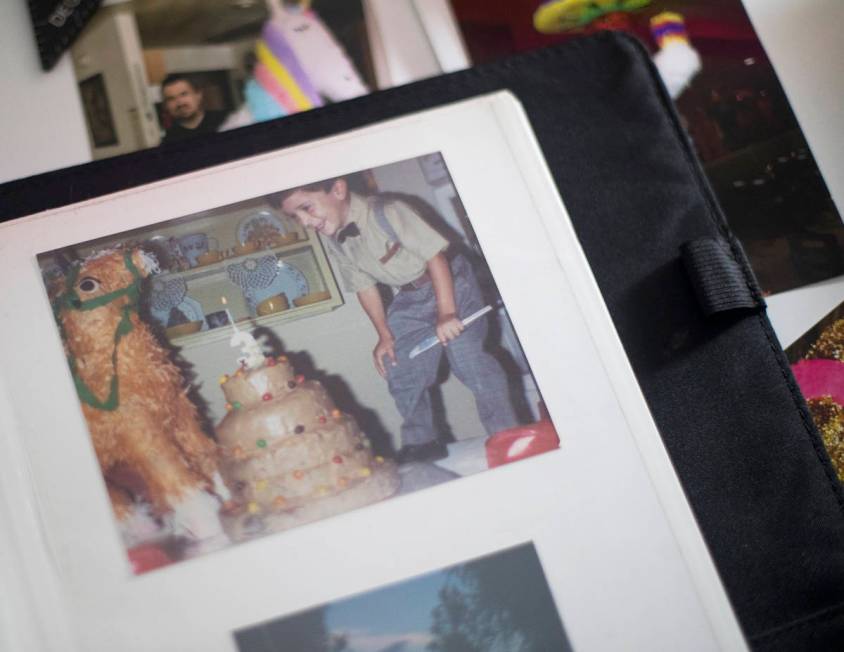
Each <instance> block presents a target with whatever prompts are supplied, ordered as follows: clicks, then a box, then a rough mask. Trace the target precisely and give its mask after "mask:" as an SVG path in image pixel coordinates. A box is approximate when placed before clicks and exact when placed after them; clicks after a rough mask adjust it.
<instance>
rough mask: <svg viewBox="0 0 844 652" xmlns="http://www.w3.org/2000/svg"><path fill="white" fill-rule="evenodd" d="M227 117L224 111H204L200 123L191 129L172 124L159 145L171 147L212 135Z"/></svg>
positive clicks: (175, 123)
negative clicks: (189, 139)
mask: <svg viewBox="0 0 844 652" xmlns="http://www.w3.org/2000/svg"><path fill="white" fill-rule="evenodd" d="M227 116H228V113H226V112H225V111H206V112H205V115H204V116H203V117H202V122H200V123H199V124H198V125H197V126H196V127H195V128H193V129H187V128H186V127H183V126H182V125H180V124H179V123H178V122H174V123H173V124H172V125H171V126H170V128H169V129H168V130H167V133H166V134H165V135H164V138H162V139H161V144H162V145H171V144H172V143H178V142H179V141H181V140H187V139H188V138H193V137H194V136H199V135H201V134H213V133H215V132H216V131H217V130H218V129H219V128H220V125H221V124H223V122H224V121H225V119H226V117H227Z"/></svg>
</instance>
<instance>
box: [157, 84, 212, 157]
mask: <svg viewBox="0 0 844 652" xmlns="http://www.w3.org/2000/svg"><path fill="white" fill-rule="evenodd" d="M161 95H162V97H163V99H164V108H165V109H166V110H167V113H168V114H170V117H171V118H173V124H171V125H170V127H169V128H168V129H167V133H166V134H165V136H164V138H163V140H162V141H161V144H162V145H170V144H172V143H177V142H179V141H181V140H185V139H186V138H191V137H193V136H198V135H200V134H211V133H214V132H216V131H217V130H219V128H220V125H221V124H222V123H223V121H224V120H225V118H226V113H225V112H224V111H206V110H205V108H204V107H203V105H202V91H200V90H199V89H198V88H197V87H196V85H195V84H194V82H193V81H192V80H191V79H190V77H188V76H186V75H181V74H178V73H173V74H170V75H167V77H165V78H164V81H163V82H161Z"/></svg>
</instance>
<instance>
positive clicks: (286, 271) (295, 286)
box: [246, 261, 308, 312]
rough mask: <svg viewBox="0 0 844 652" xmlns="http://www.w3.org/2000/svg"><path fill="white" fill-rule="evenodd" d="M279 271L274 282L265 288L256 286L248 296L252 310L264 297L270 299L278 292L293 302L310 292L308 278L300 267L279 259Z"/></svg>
mask: <svg viewBox="0 0 844 652" xmlns="http://www.w3.org/2000/svg"><path fill="white" fill-rule="evenodd" d="M277 269H278V273H277V274H276V276H275V278H274V279H273V281H272V283H270V284H269V285H268V286H266V287H263V288H254V289H252V290H251V291H250V292H249V293H248V294H247V295H246V296H247V301H248V303H249V304H250V308H251V309H252V311H253V312H254V311H255V306H257V305H258V304H259V303H261V301H263V300H264V299H269V298H270V297H272V296H275V295H276V294H284V295H285V296H286V297H287V300H288V301H289V302H290V303H291V304H292V303H293V300H294V299H297V298H298V297H301V296H304V295H306V294H307V293H308V279H306V278H305V275H304V274H302V272H300V271H299V269H298V268H296V267H294V266H293V265H291V264H289V263H285V262H281V261H279V263H278V266H277Z"/></svg>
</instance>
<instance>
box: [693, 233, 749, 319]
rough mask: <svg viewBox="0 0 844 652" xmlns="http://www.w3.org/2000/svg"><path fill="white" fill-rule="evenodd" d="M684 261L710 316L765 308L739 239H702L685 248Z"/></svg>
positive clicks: (703, 306) (699, 300) (699, 298)
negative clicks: (739, 309) (726, 311)
mask: <svg viewBox="0 0 844 652" xmlns="http://www.w3.org/2000/svg"><path fill="white" fill-rule="evenodd" d="M681 252H682V255H683V263H684V265H685V266H686V271H687V272H688V274H689V278H690V279H691V281H692V285H694V288H695V294H697V298H698V302H699V303H700V306H701V308H702V309H703V312H704V313H706V314H707V315H713V314H715V313H719V312H724V311H725V310H735V309H737V308H764V307H765V301H764V300H763V299H762V294H761V292H760V291H759V286H758V285H757V284H756V279H755V278H754V277H753V274H752V272H750V268H749V267H748V265H747V264H746V262H745V261H744V260H740V258H741V257H742V256H743V255H744V254H743V252H742V250H741V246H740V245H739V244H738V242H737V241H735V240H732V241H728V240H725V239H724V238H700V239H698V240H692V241H690V242H687V243H685V244H684V245H683V246H682V247H681Z"/></svg>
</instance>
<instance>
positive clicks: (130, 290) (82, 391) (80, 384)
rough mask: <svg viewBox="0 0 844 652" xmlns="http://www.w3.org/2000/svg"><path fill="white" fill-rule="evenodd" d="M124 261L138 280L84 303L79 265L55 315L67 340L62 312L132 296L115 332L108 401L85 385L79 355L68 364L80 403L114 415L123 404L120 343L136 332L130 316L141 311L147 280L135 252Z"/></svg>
mask: <svg viewBox="0 0 844 652" xmlns="http://www.w3.org/2000/svg"><path fill="white" fill-rule="evenodd" d="M123 262H124V263H125V264H126V269H128V270H129V271H130V272H131V273H132V278H133V279H134V280H133V281H132V282H131V283H130V284H129V285H127V286H126V287H123V288H120V289H119V290H114V291H112V292H109V293H107V294H103V295H101V296H98V297H94V298H93V299H88V300H86V301H82V300H81V299H80V298H79V294H78V293H77V291H76V288H75V285H76V280H77V279H78V278H79V269H80V268H79V266H74V267H73V268H72V269H71V270H70V273H69V274H68V276H67V279H66V280H65V291H64V292H63V293H62V294H61V295H59V296H58V297H56V299H55V300H54V301H53V304H52V305H53V315H54V316H55V318H56V323H57V324H58V325H59V330H60V331H61V335H62V339H63V340H65V341H67V335H66V333H65V332H64V327H63V326H62V322H61V319H60V318H59V313H60V312H61V311H62V310H96V309H97V308H100V307H102V306H105V305H108V304H109V303H111V302H112V301H114V300H115V299H119V298H120V297H123V296H127V297H129V301H128V302H127V303H126V305H125V306H123V308H122V309H121V313H122V315H121V317H120V322H119V323H118V324H117V329H116V330H115V332H114V350H113V351H112V353H111V367H112V376H111V389H110V390H109V393H108V398H106V400H105V401H101V400H100V399H98V398H97V397H96V395H95V394H94V392H92V391H91V388H90V387H88V385H86V384H85V381H84V380H82V378H81V376H80V375H79V369H78V367H77V365H76V358H75V356H74V355H73V354H72V353H70V352H68V354H67V363H68V366H69V367H70V373H71V375H72V376H73V383H74V385H76V392H77V394H79V398H80V400H81V401H82V402H83V403H87V404H88V405H90V406H91V407H93V408H96V409H98V410H105V411H108V412H113V411H114V410H116V409H117V408H118V406H119V405H120V400H119V398H118V379H117V345H118V344H119V343H120V340H121V339H122V338H123V336H124V335H126V334H127V333H129V332H131V330H132V321H131V319H130V315H131V313H132V312H133V311H137V309H138V300H139V299H140V296H141V281H142V280H143V277H142V276H141V273H140V272H139V271H138V268H137V267H135V264H134V263H133V262H132V252H131V251H127V252H126V253H125V254H124V255H123Z"/></svg>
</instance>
